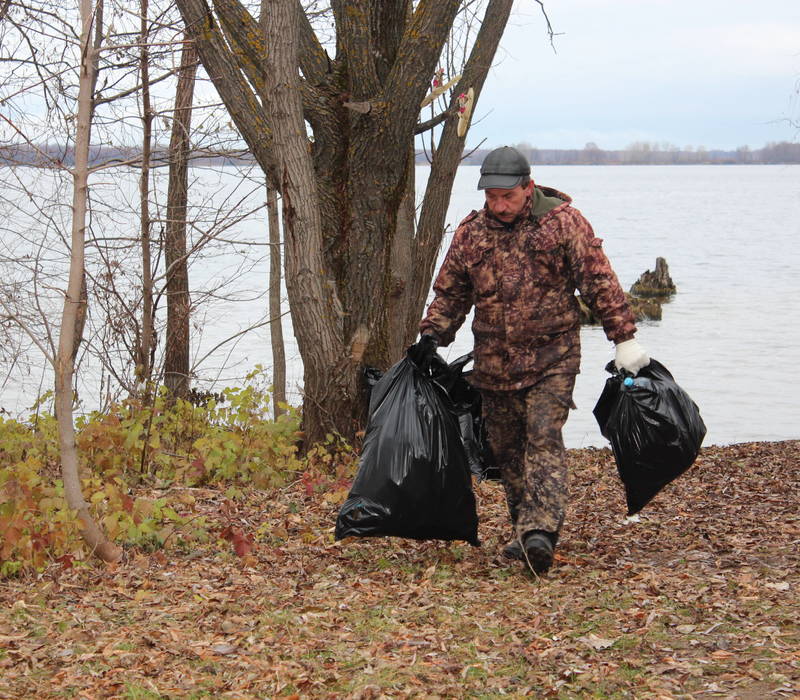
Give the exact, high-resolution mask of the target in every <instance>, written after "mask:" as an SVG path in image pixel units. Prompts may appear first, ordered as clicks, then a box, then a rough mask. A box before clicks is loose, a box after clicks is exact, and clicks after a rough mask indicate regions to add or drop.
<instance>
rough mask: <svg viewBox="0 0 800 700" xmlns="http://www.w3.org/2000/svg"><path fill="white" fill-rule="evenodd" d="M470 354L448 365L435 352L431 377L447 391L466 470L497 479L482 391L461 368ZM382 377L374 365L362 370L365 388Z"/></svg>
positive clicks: (479, 475) (370, 387)
mask: <svg viewBox="0 0 800 700" xmlns="http://www.w3.org/2000/svg"><path fill="white" fill-rule="evenodd" d="M472 358H473V353H471V352H470V353H467V354H466V355H462V356H461V357H459V358H457V359H455V360H453V361H452V362H451V363H450V364H447V363H446V362H445V361H444V360H443V359H442V358H441V356H440V355H436V357H435V358H434V360H433V362H432V363H431V366H430V377H431V379H432V380H433V381H434V382H435V383H436V384H438V385H439V386H441V387H442V388H443V389H444V390H445V392H447V395H448V397H449V398H450V404H449V407H450V409H451V410H452V411H453V414H454V415H455V417H456V419H457V420H458V427H459V430H460V432H461V441H462V442H463V443H464V451H465V452H466V453H467V464H468V465H469V470H470V472H472V474H474V475H475V476H476V477H477V478H478V480H479V481H484V480H486V479H490V480H499V479H500V469H499V468H498V467H497V464H496V462H495V459H494V454H493V453H492V450H491V447H490V446H489V439H488V437H487V434H486V421H485V420H484V418H483V409H482V399H481V393H480V391H478V390H477V389H476V388H475V387H474V386H472V385H471V384H470V383H469V379H468V377H469V375H470V373H471V370H468V371H464V367H466V365H468V364H469V363H470V362H472ZM382 376H383V373H382V372H381V371H380V370H379V369H376V368H374V367H368V368H367V369H365V370H364V380H365V382H366V386H367V389H368V390H369V391H371V390H372V387H374V386H375V385H376V384H377V383H378V382H379V381H380V379H381V377H382Z"/></svg>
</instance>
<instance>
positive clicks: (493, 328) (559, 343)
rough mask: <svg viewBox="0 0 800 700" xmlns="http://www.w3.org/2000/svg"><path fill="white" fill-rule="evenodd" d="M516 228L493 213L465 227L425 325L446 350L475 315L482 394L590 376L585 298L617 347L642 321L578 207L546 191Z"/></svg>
mask: <svg viewBox="0 0 800 700" xmlns="http://www.w3.org/2000/svg"><path fill="white" fill-rule="evenodd" d="M532 200H533V202H531V201H529V202H528V203H527V204H526V206H525V209H524V210H523V211H522V213H521V214H520V216H519V217H518V218H517V220H516V222H515V223H514V224H513V225H512V226H511V227H510V228H509V227H507V226H505V225H504V224H503V223H502V222H500V221H499V220H497V219H495V218H494V217H493V216H492V215H491V214H490V213H489V212H488V210H487V209H486V208H484V209H482V210H481V211H478V212H476V211H473V212H472V213H471V214H470V215H469V216H467V218H466V219H464V220H463V221H462V222H461V224H460V225H459V227H458V229H457V230H456V233H455V235H454V237H453V241H452V243H451V245H450V249H449V250H448V252H447V255H446V256H445V259H444V262H443V263H442V267H441V269H440V270H439V274H438V275H437V277H436V281H435V282H434V285H433V289H434V292H435V294H436V296H435V298H434V300H433V301H432V302H431V304H430V306H429V307H428V312H427V314H426V316H425V318H424V319H423V320H422V322H421V323H420V331H421V332H422V333H430V334H433V335H435V336H436V337H437V339H438V340H439V343H440V344H441V345H448V344H449V343H451V342H452V341H453V338H454V337H455V334H456V331H457V330H458V329H459V328H460V327H461V325H462V324H463V323H464V319H465V317H466V315H467V313H469V311H470V309H471V308H472V307H473V305H474V306H475V316H474V320H473V322H472V332H473V334H474V336H475V361H474V367H475V369H474V372H473V373H472V376H471V378H470V381H471V382H472V383H473V384H474V385H475V386H477V387H480V388H485V389H496V390H501V391H504V390H515V389H522V388H524V387H526V386H530V385H532V384H534V383H536V382H537V381H538V380H539V379H541V378H542V377H544V376H546V375H549V374H577V373H578V372H579V371H580V333H579V330H580V317H579V313H578V301H577V299H576V298H575V291H576V290H578V291H580V293H581V296H582V298H583V299H584V301H586V303H587V304H588V305H589V307H590V308H591V310H592V311H593V312H594V313H595V315H596V316H597V317H598V318H599V319H601V320H602V323H603V329H604V330H605V333H606V336H607V337H608V339H609V340H612V341H614V342H621V341H623V340H628V339H630V338H632V337H633V334H634V333H635V332H636V326H635V325H634V317H633V314H632V313H631V310H630V308H629V306H628V303H627V301H626V299H625V294H624V292H623V291H622V288H621V287H620V284H619V281H618V280H617V276H616V275H615V274H614V271H613V270H612V269H611V265H610V263H609V262H608V258H607V257H606V255H605V253H604V252H603V249H602V247H601V245H602V240H601V239H599V238H596V237H595V235H594V232H593V231H592V227H591V225H590V224H589V222H588V221H587V220H586V219H585V218H584V217H583V215H582V214H581V213H580V212H579V211H578V210H577V209H574V208H573V207H572V206H570V203H571V201H572V200H571V199H570V197H568V196H567V195H565V194H562V193H561V192H558V191H557V190H554V189H552V188H549V187H536V188H535V190H534V195H533V198H532Z"/></svg>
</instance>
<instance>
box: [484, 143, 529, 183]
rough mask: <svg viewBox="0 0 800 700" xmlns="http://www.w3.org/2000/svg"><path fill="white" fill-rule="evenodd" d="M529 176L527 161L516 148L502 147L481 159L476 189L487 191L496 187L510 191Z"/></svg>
mask: <svg viewBox="0 0 800 700" xmlns="http://www.w3.org/2000/svg"><path fill="white" fill-rule="evenodd" d="M530 176H531V166H530V164H529V163H528V159H527V158H526V157H525V156H523V155H522V154H521V153H520V152H519V151H518V150H517V149H516V148H512V147H511V146H503V147H502V148H495V149H494V150H493V151H492V152H491V153H490V154H489V155H488V156H486V158H484V159H483V164H482V165H481V179H480V180H478V189H479V190H488V189H493V188H495V187H496V188H499V189H502V190H511V189H514V188H515V187H516V186H517V185H519V184H521V183H522V181H523V180H524V179H525V178H526V177H530Z"/></svg>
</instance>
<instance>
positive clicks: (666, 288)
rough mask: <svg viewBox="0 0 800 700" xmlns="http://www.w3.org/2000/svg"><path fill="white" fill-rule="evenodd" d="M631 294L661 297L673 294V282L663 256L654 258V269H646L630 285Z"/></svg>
mask: <svg viewBox="0 0 800 700" xmlns="http://www.w3.org/2000/svg"><path fill="white" fill-rule="evenodd" d="M631 294H632V295H633V296H637V297H646V298H652V297H655V298H663V297H669V296H672V295H673V294H675V283H674V282H673V281H672V278H671V277H670V276H669V267H668V266H667V261H666V260H664V258H656V269H655V270H654V271H653V272H650V270H647V271H646V272H644V273H643V274H642V276H641V277H639V279H638V280H636V282H634V283H633V286H632V287H631Z"/></svg>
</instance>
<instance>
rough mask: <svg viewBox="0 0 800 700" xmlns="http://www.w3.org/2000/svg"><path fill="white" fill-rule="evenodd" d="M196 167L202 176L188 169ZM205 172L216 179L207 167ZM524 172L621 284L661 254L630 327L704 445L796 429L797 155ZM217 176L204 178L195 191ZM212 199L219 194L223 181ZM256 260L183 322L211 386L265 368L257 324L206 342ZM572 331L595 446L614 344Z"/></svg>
mask: <svg viewBox="0 0 800 700" xmlns="http://www.w3.org/2000/svg"><path fill="white" fill-rule="evenodd" d="M195 175H196V176H197V177H198V180H200V181H202V180H203V179H204V178H203V174H202V171H200V170H196V171H195ZM427 175H428V168H427V167H425V166H418V168H417V179H418V182H419V183H420V189H421V185H422V183H424V181H425V179H426V178H427ZM209 177H211V175H209ZM213 177H214V178H219V175H218V173H216V174H214V176H213ZM534 178H535V180H536V181H537V183H539V184H542V185H548V186H550V187H555V188H556V189H558V190H561V191H562V192H566V193H567V194H569V195H570V196H571V197H572V198H573V204H574V206H576V207H577V208H578V209H580V210H581V211H582V212H583V214H584V215H585V216H586V217H587V218H588V219H589V221H590V222H591V223H592V225H593V227H594V229H595V233H596V235H597V236H599V237H600V238H603V240H604V248H605V250H606V253H607V254H608V256H609V258H610V259H611V262H612V264H613V266H614V268H615V270H616V272H617V275H618V276H619V278H620V281H621V283H622V285H623V287H624V288H625V289H628V288H630V286H631V284H632V283H633V282H634V281H635V280H636V279H637V278H638V276H639V275H640V274H641V273H642V272H644V271H645V270H646V269H653V267H654V265H655V260H656V257H658V256H661V257H664V258H666V260H667V262H668V264H669V269H670V274H671V276H672V279H673V280H674V282H675V284H676V286H677V289H678V291H677V294H676V295H675V296H674V297H673V298H672V300H671V301H670V302H669V303H668V304H667V305H665V306H664V309H663V320H661V321H658V322H648V323H643V324H640V328H639V332H638V334H637V338H638V340H639V342H641V343H642V344H643V345H644V346H645V348H646V349H647V350H648V351H649V352H650V354H651V356H653V357H655V358H657V359H658V360H659V361H661V362H662V363H663V364H664V365H666V366H667V367H668V368H669V369H670V371H671V372H672V373H673V375H674V376H675V379H676V381H677V382H678V383H679V384H680V385H681V386H682V387H683V388H684V389H685V390H686V391H687V392H688V393H689V394H690V396H691V397H692V398H693V399H694V400H695V402H696V403H697V404H698V406H699V407H700V411H701V414H702V416H703V419H704V420H705V423H706V425H707V427H708V434H707V436H706V440H705V443H704V444H706V445H711V444H730V443H736V442H746V441H753V440H783V439H797V438H800V411H799V410H798V394H800V379H798V377H797V375H796V374H795V373H794V365H795V362H796V359H797V354H798V353H797V348H798V346H799V345H800V330H799V327H798V324H797V312H798V311H799V310H800V304H798V284H797V282H796V278H797V271H798V268H799V267H800V253H798V246H797V240H798V237H799V236H800V186H799V185H800V166H797V165H791V166H781V165H770V166H761V165H745V166H733V165H732V166H541V167H536V166H534ZM233 179H234V178H232V177H231V178H230V181H233ZM477 179H478V168H477V167H476V166H464V167H461V168H459V172H458V175H457V177H456V181H455V186H454V189H453V196H452V199H451V205H450V210H449V213H448V219H447V221H448V230H449V233H448V234H447V235H446V237H445V242H444V244H443V251H442V255H443V253H444V250H445V249H446V246H447V244H448V243H449V240H450V237H451V235H452V229H453V228H454V227H455V225H457V224H458V222H459V221H460V219H461V218H463V216H465V215H466V214H467V213H469V211H470V210H472V209H474V208H478V207H480V206H482V197H481V193H480V192H478V191H477V190H476V189H475V185H476V183H477ZM223 180H225V178H224V177H223ZM217 187H218V186H217V185H211V186H209V187H208V188H207V189H208V191H209V194H208V197H207V199H208V201H210V200H211V199H213V197H214V191H215V190H216V189H217ZM219 189H220V191H221V190H222V189H225V188H222V187H219ZM225 196H226V197H229V196H230V191H229V190H226V191H225ZM259 197H261V198H262V199H263V193H260V192H259V191H258V190H256V191H255V193H254V194H252V195H251V196H250V197H249V200H251V203H255V204H257V203H258V199H259ZM208 201H207V202H206V203H208ZM226 235H227V236H228V237H229V238H234V237H236V236H238V237H239V238H240V239H241V240H242V241H248V240H252V241H260V242H262V243H263V242H264V241H265V240H266V232H265V223H264V216H258V217H255V218H249V219H245V220H244V221H242V222H241V223H240V224H239V225H238V226H237V227H235V228H234V229H232V230H231V231H230V232H228V233H227V234H226ZM240 252H241V250H239V251H234V252H232V253H230V254H229V255H230V260H227V261H225V260H220V259H219V258H217V259H215V260H213V261H209V260H206V261H204V263H203V264H202V265H195V266H194V268H193V269H192V271H191V272H190V278H191V279H190V281H191V284H192V285H196V284H199V283H203V284H208V283H211V282H213V280H214V278H215V277H220V278H221V277H222V275H221V273H220V271H219V270H220V267H227V268H229V269H231V268H234V267H238V262H237V261H236V260H235V259H234V258H237V257H238V256H239V255H240ZM267 270H268V264H267V262H266V259H262V260H260V261H258V262H256V264H254V265H253V266H245V268H240V269H238V272H237V273H236V281H235V283H234V284H233V285H231V284H230V283H228V284H227V290H226V291H227V292H236V293H237V294H238V296H239V297H240V299H243V300H240V301H237V302H236V303H231V302H225V301H223V300H220V301H219V302H217V303H216V305H215V306H214V307H213V311H208V312H206V315H205V316H203V317H202V318H196V319H195V320H194V321H195V327H196V328H197V329H200V330H201V331H202V333H198V335H197V342H196V344H195V347H194V348H193V353H192V354H193V357H194V358H195V359H197V358H200V357H202V356H204V355H206V354H207V353H209V352H211V355H210V357H209V359H208V360H206V361H205V362H204V364H203V365H202V366H201V367H200V368H199V371H198V376H199V379H200V380H201V381H200V384H201V386H204V387H207V388H213V389H215V390H218V389H220V388H221V387H222V386H226V385H235V384H236V383H237V382H238V381H240V380H241V377H242V376H243V375H244V374H245V373H246V372H247V371H248V370H249V369H251V368H252V367H253V366H255V365H256V364H257V363H258V364H262V365H263V366H264V367H265V368H266V369H267V371H269V369H270V366H271V358H270V350H269V335H268V331H267V330H266V328H261V329H259V330H256V331H253V332H252V333H250V334H248V335H244V336H243V337H241V338H240V339H239V340H238V342H235V343H228V344H226V345H224V346H222V347H221V348H219V349H218V350H216V351H213V352H212V348H214V347H215V346H216V345H217V344H218V343H219V342H220V341H221V340H222V339H224V338H227V337H229V336H230V335H232V334H234V333H236V332H237V331H239V330H241V329H243V328H246V327H247V326H248V325H250V324H255V323H257V322H258V321H259V320H263V318H264V309H265V308H266V299H265V297H264V296H263V295H259V292H260V291H262V292H263V289H264V286H265V285H266V280H267V274H268V273H267ZM284 333H285V336H286V343H287V361H288V363H289V366H288V372H287V374H288V382H289V393H290V400H292V401H293V402H297V401H299V389H300V384H301V381H302V363H301V361H300V358H299V355H298V353H297V348H296V345H295V344H294V341H293V338H292V331H291V325H290V322H289V319H288V316H285V317H284ZM581 340H582V345H583V362H582V366H581V374H580V375H579V377H578V382H577V385H576V389H575V402H576V404H577V406H578V409H577V410H576V411H573V412H572V413H571V415H570V418H569V420H568V421H567V425H566V427H565V441H566V444H567V446H568V447H587V446H604V445H606V444H607V443H606V441H605V439H604V438H603V437H602V436H601V435H600V433H599V430H598V427H597V424H596V422H595V420H594V416H593V415H592V408H593V407H594V404H595V402H596V400H597V397H598V396H599V394H600V392H601V390H602V388H603V384H604V382H605V378H606V376H607V375H606V373H605V372H604V369H603V368H604V366H605V365H606V363H607V362H608V361H609V360H610V359H612V357H613V348H612V345H611V343H609V342H608V341H607V340H606V339H605V336H604V334H603V332H602V329H600V328H594V327H585V328H584V329H583V330H582V332H581ZM471 347H472V336H471V332H470V330H469V320H468V321H467V323H465V325H464V328H462V329H461V331H460V332H459V334H458V336H457V338H456V340H455V342H454V343H453V344H452V345H451V346H450V347H448V348H444V349H443V350H442V353H443V354H444V355H445V357H447V358H449V359H454V358H455V357H458V356H459V355H461V354H464V353H465V352H468V351H469V350H470V349H471ZM86 377H88V379H87V378H86ZM91 377H92V373H91V371H90V369H89V370H88V371H86V372H85V375H84V380H83V382H84V384H83V396H87V395H89V396H91V394H92V379H91ZM47 388H49V377H48V373H47V372H46V371H44V370H42V371H39V372H36V371H32V372H28V373H27V374H26V376H25V377H22V376H20V377H19V380H18V381H17V380H15V377H14V376H13V375H12V376H11V378H10V379H9V380H7V381H6V382H5V386H4V387H3V390H2V397H0V399H1V401H2V404H1V405H2V407H3V408H4V409H6V410H7V411H8V412H9V413H11V414H12V415H13V414H15V413H16V414H23V415H24V413H25V409H26V408H27V406H30V405H31V402H32V401H33V398H34V397H35V396H36V395H37V394H38V392H39V391H41V390H42V389H47ZM87 408H89V409H91V408H93V406H87Z"/></svg>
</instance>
